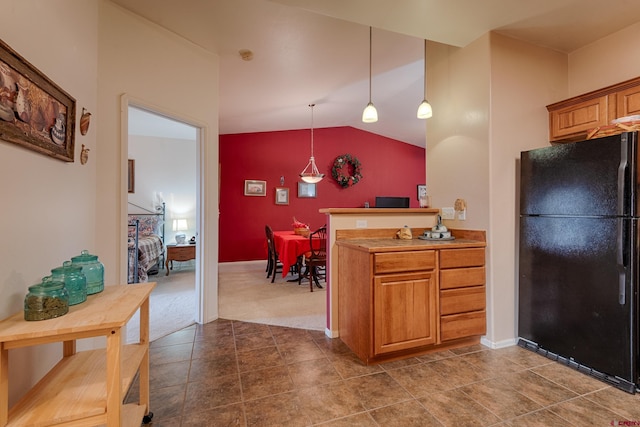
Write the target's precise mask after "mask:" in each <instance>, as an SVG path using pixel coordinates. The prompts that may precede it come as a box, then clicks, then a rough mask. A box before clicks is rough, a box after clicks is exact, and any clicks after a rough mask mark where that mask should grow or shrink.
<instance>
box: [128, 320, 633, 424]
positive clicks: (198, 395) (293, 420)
mask: <svg viewBox="0 0 640 427" xmlns="http://www.w3.org/2000/svg"><path fill="white" fill-rule="evenodd" d="M150 358H151V383H150V387H151V410H152V411H153V413H154V417H153V421H152V424H151V425H153V426H154V427H159V426H171V427H180V426H198V427H203V426H288V427H289V426H312V425H323V426H385V427H387V426H403V427H404V426H474V427H475V426H490V425H495V426H581V427H584V426H610V425H640V395H631V394H628V393H625V392H623V391H620V390H617V389H615V388H612V387H609V386H608V385H606V384H605V383H602V382H600V381H597V380H595V379H593V378H591V377H589V376H586V375H584V374H581V373H579V372H576V371H574V370H572V369H570V368H567V367H565V366H562V365H560V364H559V363H557V362H552V361H550V360H548V359H546V358H544V357H542V356H539V355H537V354H534V353H532V352H530V351H527V350H524V349H521V348H519V347H510V348H506V349H500V350H490V349H487V348H486V347H483V346H474V347H467V348H463V349H458V350H453V351H444V352H440V353H436V354H432V355H427V356H423V357H418V358H411V359H408V360H403V361H398V362H390V363H385V364H381V365H378V366H369V367H367V366H364V365H363V364H362V363H361V362H360V361H359V360H358V359H356V358H355V356H354V355H353V353H351V351H350V350H349V349H348V348H347V347H346V346H345V345H344V344H342V342H341V341H340V340H339V339H334V340H331V339H329V338H327V337H326V336H325V335H324V334H323V333H322V332H318V331H307V330H303V329H290V328H283V327H275V326H267V325H262V324H255V323H246V322H237V321H228V320H217V321H215V322H212V323H210V324H206V325H194V326H190V327H188V328H186V329H184V330H181V331H178V332H176V333H173V334H171V335H169V336H167V337H164V338H161V339H159V340H157V341H154V342H152V343H151V348H150ZM135 390H137V386H134V387H132V392H131V396H129V397H128V400H130V401H136V396H135ZM633 422H635V423H633Z"/></svg>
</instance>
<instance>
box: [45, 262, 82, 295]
mask: <svg viewBox="0 0 640 427" xmlns="http://www.w3.org/2000/svg"><path fill="white" fill-rule="evenodd" d="M51 277H52V278H53V280H59V281H60V282H63V283H64V287H65V288H67V292H69V305H76V304H80V303H82V302H85V301H86V300H87V277H86V276H85V275H84V273H83V272H82V266H80V265H73V264H72V263H71V261H65V262H63V263H62V267H57V268H54V269H53V270H51Z"/></svg>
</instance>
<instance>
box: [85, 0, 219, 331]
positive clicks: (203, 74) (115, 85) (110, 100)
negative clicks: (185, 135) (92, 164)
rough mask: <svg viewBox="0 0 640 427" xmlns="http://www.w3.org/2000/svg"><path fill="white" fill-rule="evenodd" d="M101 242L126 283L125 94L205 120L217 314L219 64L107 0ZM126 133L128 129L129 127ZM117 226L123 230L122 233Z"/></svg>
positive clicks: (205, 183)
mask: <svg viewBox="0 0 640 427" xmlns="http://www.w3.org/2000/svg"><path fill="white" fill-rule="evenodd" d="M99 34H100V38H99V45H98V51H99V52H100V68H99V76H98V78H99V82H100V84H99V85H98V91H99V92H98V95H99V100H100V104H99V109H100V118H101V125H102V130H103V131H102V132H100V135H99V139H98V144H99V147H100V150H99V156H98V157H99V158H98V182H97V195H98V209H97V218H98V224H100V228H99V230H98V234H97V239H98V240H97V244H98V247H99V249H100V253H101V254H103V255H102V256H103V258H104V262H105V265H106V266H107V273H106V275H107V279H108V281H109V282H111V283H114V282H121V283H125V282H124V281H125V280H126V252H125V251H124V250H123V248H124V245H123V242H124V239H125V237H126V210H127V209H126V208H127V206H126V205H127V197H126V194H127V192H126V180H127V167H126V164H127V162H126V160H127V147H124V146H123V144H122V140H123V139H126V126H127V123H123V120H126V117H127V116H126V111H127V107H126V105H124V106H123V105H122V104H121V100H122V97H123V96H125V97H127V98H130V99H131V100H132V101H134V103H135V104H136V105H142V106H145V107H148V108H149V109H151V110H153V111H157V112H159V113H161V114H163V115H166V116H168V117H171V118H176V119H179V120H180V121H183V122H186V123H188V124H191V125H194V126H195V127H202V128H203V130H204V134H203V143H202V144H201V145H200V146H199V148H198V151H197V162H198V163H197V167H196V171H198V172H200V173H199V175H198V176H199V177H200V181H199V183H198V187H197V188H198V192H199V194H200V199H201V201H202V205H201V206H200V208H199V211H198V215H199V218H200V221H201V224H202V227H201V229H200V236H199V241H200V242H201V244H199V245H198V248H197V251H198V254H197V256H198V257H199V259H201V260H206V262H203V263H202V267H203V272H202V275H201V277H200V275H199V274H198V273H196V281H198V280H200V279H202V281H203V284H204V287H203V289H202V293H203V294H202V295H201V298H202V300H203V301H204V304H205V306H204V307H203V320H204V321H209V320H213V319H215V318H217V305H218V300H217V298H218V291H217V283H218V282H217V268H218V262H217V260H218V242H217V235H218V232H217V230H218V136H217V135H218V124H217V117H218V67H219V61H218V57H217V56H216V55H213V54H211V53H209V52H206V51H204V50H203V49H201V48H199V47H198V46H195V45H193V44H191V43H189V42H187V41H185V40H183V39H181V38H178V37H176V36H175V35H174V34H172V33H170V32H168V31H166V30H163V29H162V28H160V27H158V26H156V25H154V24H151V23H149V22H148V21H145V20H142V19H141V18H139V17H137V16H135V15H133V14H131V13H129V12H127V11H125V10H124V9H122V8H120V7H118V6H116V5H114V4H112V3H109V2H107V1H104V0H100V26H99ZM123 127H124V129H125V134H124V135H123V134H122V129H123ZM114 230H119V232H118V233H117V234H114Z"/></svg>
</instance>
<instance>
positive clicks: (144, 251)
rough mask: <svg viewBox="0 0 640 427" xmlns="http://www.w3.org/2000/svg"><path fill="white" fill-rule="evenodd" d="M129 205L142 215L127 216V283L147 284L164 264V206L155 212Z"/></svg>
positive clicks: (132, 214)
mask: <svg viewBox="0 0 640 427" xmlns="http://www.w3.org/2000/svg"><path fill="white" fill-rule="evenodd" d="M129 204H130V205H133V206H134V207H136V208H138V209H140V210H141V211H142V212H144V213H130V214H128V224H127V225H128V239H127V245H128V270H127V271H128V273H127V283H140V282H147V281H148V280H149V275H152V274H157V273H158V270H159V269H160V268H162V265H163V263H164V221H165V204H164V203H162V206H159V207H158V211H157V212H152V211H149V210H147V209H145V208H142V207H140V206H137V205H134V204H132V203H129Z"/></svg>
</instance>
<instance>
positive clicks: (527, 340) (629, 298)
mask: <svg viewBox="0 0 640 427" xmlns="http://www.w3.org/2000/svg"><path fill="white" fill-rule="evenodd" d="M638 156H639V153H638V135H637V133H636V132H627V133H623V134H620V135H614V136H609V137H605V138H599V139H594V140H589V141H582V142H576V143H569V144H562V145H555V146H551V147H545V148H540V149H536V150H531V151H525V152H522V154H521V164H520V172H521V173H520V232H519V242H520V243H519V248H520V253H519V288H518V335H519V340H518V345H520V346H521V347H524V348H527V349H529V350H532V351H535V352H537V353H540V354H542V355H544V356H547V357H549V358H550V359H553V360H557V361H558V362H561V363H563V364H566V365H568V366H570V367H573V368H575V369H578V370H580V371H582V372H584V373H586V374H589V375H592V376H594V377H596V378H598V379H600V380H602V381H605V382H607V383H609V384H611V385H613V386H615V387H618V388H620V389H622V390H625V391H627V392H630V393H635V392H636V389H637V387H638V386H639V385H640V383H639V381H638V368H639V367H638V338H639V337H638V251H639V241H638V212H639V211H638V194H637V192H638V182H639V181H638V179H639V178H640V177H639V176H638Z"/></svg>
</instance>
